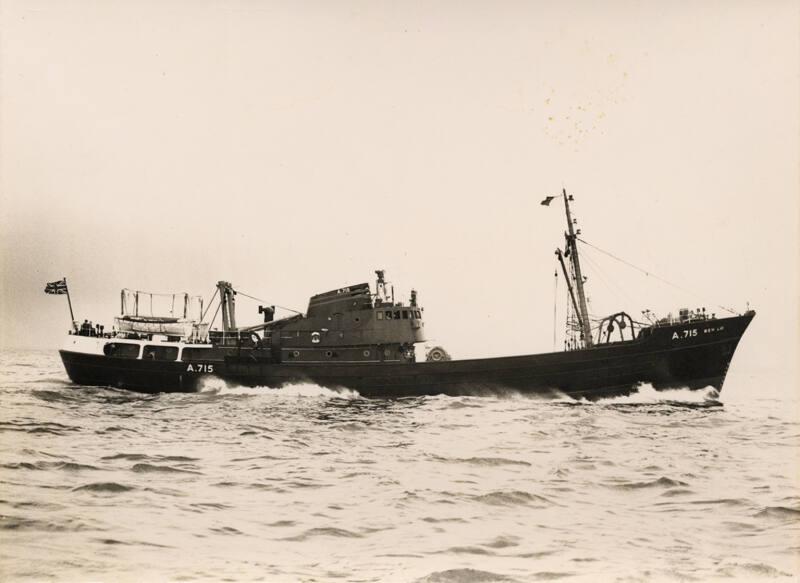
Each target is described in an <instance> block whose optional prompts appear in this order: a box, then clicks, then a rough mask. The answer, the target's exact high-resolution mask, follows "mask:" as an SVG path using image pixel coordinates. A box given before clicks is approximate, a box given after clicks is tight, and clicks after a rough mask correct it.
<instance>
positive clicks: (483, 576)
mask: <svg viewBox="0 0 800 583" xmlns="http://www.w3.org/2000/svg"><path fill="white" fill-rule="evenodd" d="M514 581H516V579H513V578H511V577H508V576H507V575H501V574H499V573H492V572H491V571H479V570H477V569H448V570H446V571H435V572H433V573H430V574H429V575H426V576H424V577H422V578H420V579H417V581H416V583H512V582H514Z"/></svg>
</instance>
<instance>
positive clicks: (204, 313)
mask: <svg viewBox="0 0 800 583" xmlns="http://www.w3.org/2000/svg"><path fill="white" fill-rule="evenodd" d="M218 293H219V288H215V289H214V295H213V296H211V300H210V301H209V302H208V307H207V308H206V311H205V312H203V313H202V314H201V315H200V321H201V322H202V321H203V320H205V319H206V314H208V311H209V310H210V309H211V305H212V304H213V303H214V298H216V297H217V294H218ZM217 309H219V308H217ZM214 317H215V318H216V317H217V315H216V314H214ZM209 327H210V325H209Z"/></svg>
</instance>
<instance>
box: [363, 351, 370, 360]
mask: <svg viewBox="0 0 800 583" xmlns="http://www.w3.org/2000/svg"><path fill="white" fill-rule="evenodd" d="M364 356H365V357H367V358H369V350H365V351H364Z"/></svg>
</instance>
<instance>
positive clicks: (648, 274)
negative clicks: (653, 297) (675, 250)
mask: <svg viewBox="0 0 800 583" xmlns="http://www.w3.org/2000/svg"><path fill="white" fill-rule="evenodd" d="M576 239H577V240H578V241H580V242H581V243H583V244H584V245H588V246H589V247H592V248H593V249H597V250H598V251H600V253H603V254H605V255H608V256H609V257H611V258H612V259H616V260H617V261H619V262H620V263H624V264H625V265H627V266H628V267H632V268H633V269H635V270H637V271H639V272H641V273H644V274H645V275H646V276H648V277H652V278H655V279H657V280H659V281H661V282H663V283H666V284H667V285H669V286H672V287H674V288H675V289H678V290H681V291H682V292H684V293H688V294H689V295H692V296H694V297H695V298H697V299H700V300H702V298H701V297H700V296H699V295H698V294H697V293H695V292H693V291H691V290H688V289H686V288H684V287H681V286H679V285H677V284H675V283H672V282H671V281H668V280H666V279H664V278H663V277H659V276H658V275H656V274H655V273H651V272H649V271H647V270H646V269H642V268H641V267H638V266H636V265H634V264H633V263H630V262H629V261H625V260H624V259H622V258H620V257H617V256H616V255H614V254H613V253H610V252H608V251H606V250H604V249H601V248H600V247H598V246H597V245H592V244H591V243H589V242H588V241H584V240H583V239H581V238H580V237H576ZM714 305H715V306H717V307H718V308H722V309H723V310H725V311H727V312H730V313H731V314H734V315H736V314H737V313H738V312H736V311H735V310H732V309H731V308H728V307H726V306H723V305H720V304H714Z"/></svg>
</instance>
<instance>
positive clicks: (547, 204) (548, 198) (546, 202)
mask: <svg viewBox="0 0 800 583" xmlns="http://www.w3.org/2000/svg"><path fill="white" fill-rule="evenodd" d="M554 198H555V196H548V197H547V198H545V199H544V200H543V201H542V202H541V204H543V205H544V206H550V203H551V202H553V199H554Z"/></svg>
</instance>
